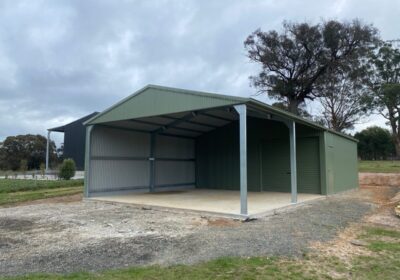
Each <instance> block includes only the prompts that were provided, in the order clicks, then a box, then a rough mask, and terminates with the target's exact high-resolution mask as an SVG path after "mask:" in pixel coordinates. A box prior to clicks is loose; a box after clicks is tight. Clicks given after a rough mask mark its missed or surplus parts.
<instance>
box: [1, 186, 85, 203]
mask: <svg viewBox="0 0 400 280" xmlns="http://www.w3.org/2000/svg"><path fill="white" fill-rule="evenodd" d="M82 191H83V187H82V186H74V187H66V188H53V189H39V190H34V191H23V192H9V193H0V205H1V206H5V205H12V204H16V203H20V202H26V201H32V200H38V199H44V198H51V197H58V196H66V195H74V194H78V193H82Z"/></svg>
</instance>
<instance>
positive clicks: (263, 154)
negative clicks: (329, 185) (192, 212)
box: [196, 117, 321, 193]
mask: <svg viewBox="0 0 400 280" xmlns="http://www.w3.org/2000/svg"><path fill="white" fill-rule="evenodd" d="M247 128H248V134H247V139H248V140H247V141H248V151H247V153H248V160H247V165H248V166H247V168H248V190H249V191H262V190H264V191H285V192H286V191H290V151H289V131H288V128H287V127H286V126H285V125H284V124H283V123H281V122H277V121H268V120H263V119H258V118H251V117H249V118H248V126H247ZM297 135H298V139H297V147H298V148H297V157H298V159H297V161H298V165H297V169H298V191H299V192H307V193H320V192H321V187H320V185H321V176H320V170H319V163H320V155H319V138H318V137H319V132H317V131H316V130H314V129H311V128H308V127H305V126H301V125H298V126H297ZM196 158H197V165H196V166H197V170H196V174H197V187H198V188H212V189H228V190H238V189H239V130H238V122H234V123H231V124H229V125H227V126H224V127H222V128H219V129H216V130H214V131H212V132H209V133H207V134H205V135H203V136H201V137H199V138H198V139H197V141H196Z"/></svg>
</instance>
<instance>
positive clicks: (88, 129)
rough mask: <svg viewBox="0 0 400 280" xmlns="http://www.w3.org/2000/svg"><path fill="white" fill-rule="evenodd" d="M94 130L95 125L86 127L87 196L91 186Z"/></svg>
mask: <svg viewBox="0 0 400 280" xmlns="http://www.w3.org/2000/svg"><path fill="white" fill-rule="evenodd" d="M92 130H93V125H89V126H87V127H86V139H85V180H84V184H85V194H84V195H85V197H89V193H90V192H89V188H90V165H91V155H92V149H91V143H92Z"/></svg>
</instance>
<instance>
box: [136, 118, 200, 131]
mask: <svg viewBox="0 0 400 280" xmlns="http://www.w3.org/2000/svg"><path fill="white" fill-rule="evenodd" d="M129 121H130V122H136V123H142V124H146V125H151V126H158V127H160V128H161V127H164V126H165V124H160V123H153V122H149V121H143V120H135V119H132V120H129ZM169 128H174V129H178V130H182V131H189V132H195V133H203V132H204V131H203V130H197V129H191V128H185V127H175V126H174V127H169Z"/></svg>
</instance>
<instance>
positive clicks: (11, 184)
mask: <svg viewBox="0 0 400 280" xmlns="http://www.w3.org/2000/svg"><path fill="white" fill-rule="evenodd" d="M82 185H83V180H82V179H80V180H33V179H32V180H29V179H26V180H25V179H0V193H12V192H21V191H35V190H40V189H55V188H65V187H74V186H75V187H77V186H82Z"/></svg>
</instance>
